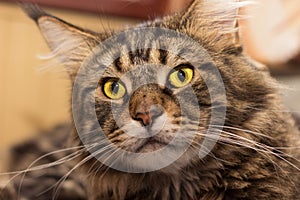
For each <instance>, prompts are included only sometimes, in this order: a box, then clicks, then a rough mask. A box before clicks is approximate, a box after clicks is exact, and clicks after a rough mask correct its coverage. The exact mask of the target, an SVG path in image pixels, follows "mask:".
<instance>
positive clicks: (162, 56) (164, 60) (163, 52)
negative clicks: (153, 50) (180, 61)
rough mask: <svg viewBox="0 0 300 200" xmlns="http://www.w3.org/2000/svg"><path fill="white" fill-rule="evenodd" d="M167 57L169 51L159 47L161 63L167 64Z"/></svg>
mask: <svg viewBox="0 0 300 200" xmlns="http://www.w3.org/2000/svg"><path fill="white" fill-rule="evenodd" d="M167 57H168V51H166V50H163V49H159V61H160V62H161V64H163V65H166V64H167Z"/></svg>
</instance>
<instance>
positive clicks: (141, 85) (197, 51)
mask: <svg viewBox="0 0 300 200" xmlns="http://www.w3.org/2000/svg"><path fill="white" fill-rule="evenodd" d="M220 3H224V5H225V6H224V5H223V4H220ZM244 5H245V3H241V2H236V1H234V0H232V1H224V2H223V1H222V0H215V1H205V0H203V1H197V0H195V1H193V2H192V3H191V4H190V6H189V7H188V8H187V9H186V10H185V11H184V12H182V13H180V14H175V15H173V16H169V17H165V18H163V19H160V20H154V21H151V22H148V23H144V24H141V25H139V26H136V27H133V28H130V29H128V30H125V32H124V33H125V36H122V32H121V33H115V35H118V37H117V39H115V35H113V34H111V33H94V32H91V31H87V30H83V29H81V28H78V27H75V26H73V25H70V24H68V23H66V22H64V21H62V20H60V19H58V18H55V17H52V16H51V15H49V14H47V13H44V12H43V11H41V10H39V9H38V8H36V7H32V6H29V7H25V9H26V11H27V12H28V13H29V15H30V16H31V17H32V18H34V19H35V20H36V22H37V23H38V25H39V28H40V29H41V31H42V33H43V35H44V37H45V39H46V41H47V42H48V44H49V46H50V48H51V49H52V50H53V52H54V54H55V56H56V57H57V59H58V60H60V61H61V62H62V63H63V64H64V65H65V66H66V69H67V70H68V72H69V74H70V77H71V79H72V81H73V83H74V89H73V99H72V100H73V104H72V111H73V115H74V113H77V114H75V115H74V120H75V124H76V125H77V126H76V128H77V132H78V133H79V136H80V139H81V142H83V143H84V144H86V143H88V144H89V145H91V144H95V143H97V144H98V145H96V147H95V146H92V147H91V148H90V149H93V150H92V154H93V155H94V156H97V155H103V154H104V155H105V156H104V157H105V158H107V157H108V156H107V155H112V152H114V153H115V152H117V150H118V151H119V150H120V151H121V152H123V151H126V152H130V153H138V156H135V157H134V156H133V157H130V158H129V159H127V162H125V163H126V165H129V163H130V165H131V166H132V165H133V166H134V167H138V168H145V165H148V164H151V162H153V160H151V159H150V160H148V161H145V162H146V164H136V163H138V162H135V161H136V160H135V159H136V157H139V155H140V153H152V152H159V150H163V149H164V148H165V147H168V152H169V157H172V158H176V159H171V160H174V162H173V165H174V166H176V167H178V168H180V167H183V166H187V165H189V164H190V163H192V162H193V161H195V160H199V155H198V154H199V149H200V147H201V144H202V143H203V142H204V140H205V136H206V135H207V132H208V130H209V127H210V125H211V121H212V119H213V125H214V126H216V125H219V126H220V127H221V126H222V125H223V122H224V121H225V120H226V122H227V123H233V124H235V125H239V124H241V123H242V122H243V120H245V119H247V118H248V117H249V116H250V115H251V112H250V111H249V110H247V108H248V107H249V106H252V105H257V102H260V105H262V103H261V102H262V101H263V99H265V98H264V97H265V95H266V94H267V93H268V90H269V89H268V88H266V87H265V85H266V84H265V83H264V80H265V78H264V74H263V73H262V72H260V70H259V68H258V67H257V66H255V65H254V64H253V63H251V61H250V60H249V59H248V58H246V57H245V56H243V54H242V52H241V44H239V43H238V42H237V41H238V40H237V37H238V36H237V33H236V22H237V10H238V8H239V7H241V6H244ZM149 28H156V29H160V30H161V32H160V33H159V34H156V32H155V31H154V32H152V31H149ZM141 30H142V31H141ZM165 30H168V31H169V32H166V31H165ZM120 35H121V36H120ZM185 37H187V38H188V39H185ZM111 38H113V39H111ZM191 40H192V42H191ZM107 43H109V44H110V45H111V46H110V47H108V46H105V44H107ZM197 45H200V46H201V47H202V48H198V47H197ZM214 69H216V70H217V72H218V73H214ZM218 77H221V78H222V80H220V79H219V78H218ZM249 77H250V78H249ZM233 83H235V84H233ZM233 85H234V86H233ZM249 91H251V92H249ZM224 95H225V96H227V97H226V98H224ZM212 96H213V97H212ZM227 100H228V101H229V103H227ZM91 105H92V107H91ZM232 105H234V106H232ZM225 111H227V112H226V113H225V115H226V119H225V116H224V115H223V114H224V112H225ZM78 113H79V114H78ZM91 113H94V114H93V115H92V117H90V118H89V117H88V116H89V115H90V114H91ZM213 113H217V116H218V117H212V116H213ZM93 116H94V118H95V119H96V120H95V119H94V118H93ZM224 123H225V122H224ZM78 126H79V128H78ZM97 129H101V133H102V132H103V137H100V138H99V133H98V132H95V130H97ZM214 133H216V132H214ZM209 139H210V141H211V140H216V138H212V137H210V138H209ZM104 140H105V142H104ZM172 141H173V143H172ZM170 144H171V145H170ZM103 149H105V151H104V150H103ZM116 149H117V150H116ZM210 150H211V147H208V146H205V149H204V152H206V153H209V151H210ZM181 152H182V153H181ZM175 154H180V155H179V156H178V157H176V156H173V155H175ZM134 155H136V154H134ZM154 155H155V156H157V154H154ZM155 156H154V157H155ZM164 156H165V155H164ZM164 156H162V157H160V158H159V159H158V160H156V161H157V162H158V163H163V160H164V159H165V157H166V156H165V157H164ZM117 157H124V155H123V154H118V156H115V157H114V156H112V157H111V159H112V160H114V159H116V158H117ZM179 158H180V159H179ZM144 160H147V159H144ZM121 163H124V161H123V162H121Z"/></svg>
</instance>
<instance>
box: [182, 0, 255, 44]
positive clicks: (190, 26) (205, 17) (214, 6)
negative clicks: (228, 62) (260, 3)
mask: <svg viewBox="0 0 300 200" xmlns="http://www.w3.org/2000/svg"><path fill="white" fill-rule="evenodd" d="M251 3H252V2H251V1H244V0H193V1H192V2H191V3H190V5H189V6H188V7H187V8H186V9H185V10H184V11H183V12H182V13H181V14H180V15H179V19H180V24H181V26H182V27H184V28H186V30H187V32H188V33H190V34H191V35H192V36H195V37H196V38H197V37H198V38H201V39H207V40H210V41H211V42H214V43H215V44H220V43H222V44H221V45H225V42H226V43H227V45H229V44H230V45H232V44H237V45H238V44H239V42H240V41H239V34H238V20H239V19H241V15H240V14H239V9H240V8H242V7H245V6H247V5H249V4H251ZM205 37H207V38H205Z"/></svg>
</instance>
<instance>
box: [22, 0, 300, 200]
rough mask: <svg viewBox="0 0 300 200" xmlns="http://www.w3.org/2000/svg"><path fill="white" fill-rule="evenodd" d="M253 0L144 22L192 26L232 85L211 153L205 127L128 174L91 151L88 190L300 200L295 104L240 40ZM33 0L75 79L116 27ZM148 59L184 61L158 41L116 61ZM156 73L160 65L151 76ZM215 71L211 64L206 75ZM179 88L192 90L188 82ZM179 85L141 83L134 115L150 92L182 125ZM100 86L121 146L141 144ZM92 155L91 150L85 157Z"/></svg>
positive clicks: (202, 2) (102, 118) (130, 196)
mask: <svg viewBox="0 0 300 200" xmlns="http://www.w3.org/2000/svg"><path fill="white" fill-rule="evenodd" d="M244 5H245V4H244V3H240V2H237V1H235V0H228V1H225V0H223V1H222V0H210V1H209V0H195V1H193V2H192V3H191V4H190V5H189V6H188V8H187V9H186V10H185V11H184V12H182V13H178V14H174V15H172V16H168V17H165V18H162V19H157V20H154V21H149V22H147V23H144V24H141V25H139V26H138V27H161V28H168V29H172V30H175V31H177V32H180V33H184V34H187V35H188V36H190V37H191V38H193V39H194V40H196V41H197V42H198V43H199V44H201V45H202V46H203V47H204V48H205V49H206V51H207V52H208V53H209V54H210V55H211V57H212V59H213V60H214V62H215V64H216V66H217V67H218V69H219V71H220V73H221V76H222V79H223V81H224V85H225V90H226V96H227V105H226V108H227V113H226V121H225V125H224V127H222V132H221V138H220V139H219V141H218V142H217V144H216V145H215V147H214V149H213V150H212V152H211V153H210V154H209V155H207V156H206V157H205V158H203V159H199V158H198V157H197V156H196V155H195V150H197V148H199V146H197V144H198V143H197V142H199V141H201V138H202V136H201V134H200V133H199V136H197V138H196V139H195V145H194V146H191V147H190V148H189V149H188V150H187V151H186V152H185V154H184V155H183V156H182V157H181V158H180V159H179V160H178V161H176V162H175V163H173V164H171V165H170V166H168V167H166V168H165V169H162V170H158V171H154V172H147V173H137V174H135V173H125V172H120V171H117V170H114V169H111V168H108V167H105V166H103V165H102V164H101V163H100V162H99V161H97V160H96V159H94V158H91V159H88V161H87V162H84V163H83V164H82V165H81V166H79V167H75V168H80V169H79V171H77V173H79V174H80V175H81V176H82V177H83V180H84V181H82V183H83V185H84V188H85V190H86V192H87V197H86V198H87V199H90V200H96V199H127V200H134V199H136V200H137V199H149V200H150V199H174V200H177V199H178V200H179V199H204V200H205V199H290V200H293V199H299V196H300V191H299V187H300V171H299V167H300V163H299V160H298V159H300V156H299V154H300V153H299V149H298V148H299V146H300V134H299V129H298V127H297V126H296V125H295V121H294V120H293V118H292V116H291V115H290V114H289V113H286V112H281V111H283V110H286V109H285V107H284V106H283V105H282V102H281V100H280V97H279V95H278V94H277V90H276V87H277V83H276V82H275V81H274V80H273V79H272V78H271V77H270V75H269V72H268V70H267V69H266V68H265V67H264V66H261V65H259V64H257V63H255V62H254V61H252V60H251V59H250V58H248V57H247V55H245V54H244V53H243V49H242V44H240V43H239V42H238V41H239V40H238V39H237V33H236V31H237V30H236V29H235V27H236V21H237V10H238V8H239V7H242V6H244ZM23 7H24V9H25V11H26V12H27V13H28V15H29V16H30V17H31V18H33V19H34V20H35V21H36V23H37V24H38V26H39V28H40V29H41V32H42V34H43V35H44V37H45V39H46V41H47V42H48V43H49V46H50V48H51V49H52V50H53V51H55V56H57V58H58V59H59V60H60V61H61V62H63V63H64V64H65V66H66V68H67V70H68V72H69V74H70V76H71V79H72V80H74V78H75V77H76V74H77V70H78V68H79V66H80V65H81V63H82V61H83V60H84V59H85V58H86V57H87V55H89V54H90V53H91V52H92V49H93V48H94V47H95V46H96V45H98V44H99V43H101V41H103V40H104V39H105V38H108V37H109V36H111V34H112V33H94V32H92V31H86V30H83V29H80V28H77V27H75V26H73V25H70V24H68V23H66V22H64V21H62V20H60V19H58V18H55V17H53V16H51V15H49V14H47V13H45V12H44V11H42V10H40V9H39V8H37V7H35V6H32V5H24V6H23ZM133 28H134V27H133ZM145 38H146V40H147V35H145ZM68 40H69V42H68ZM132 40H134V38H132ZM179 48H180V46H179ZM147 63H154V64H164V65H167V66H172V67H175V66H177V65H178V63H179V64H180V63H182V61H180V59H179V58H174V57H172V55H170V54H168V52H164V51H159V50H155V49H150V50H142V51H140V52H137V51H136V52H131V53H130V54H122V56H121V57H120V58H119V59H118V60H117V61H115V62H114V64H113V65H112V66H109V68H108V70H109V71H111V72H113V73H115V74H120V75H121V74H124V73H126V72H128V71H129V70H131V69H133V67H134V66H135V65H137V64H140V65H143V64H147ZM141 71H142V70H141ZM155 74H157V71H156V70H155V69H154V70H153V72H151V73H149V74H146V75H149V76H151V75H155ZM208 75H209V74H208V72H204V74H201V76H208ZM135 76H136V77H134V76H132V77H131V78H132V81H133V82H134V81H135V79H138V78H139V77H138V74H136V75H135ZM191 84H192V87H193V89H194V90H195V91H196V95H197V98H198V101H199V104H200V107H201V108H202V109H203V113H202V114H201V121H200V122H199V123H200V125H199V128H200V129H201V128H202V129H205V128H207V126H208V122H207V121H208V119H209V116H210V108H209V105H210V99H209V98H208V91H207V88H206V86H205V84H204V83H203V80H201V78H200V76H199V74H198V75H197V74H195V77H194V80H193V82H192V83H191ZM145 91H146V92H145ZM177 92H178V93H184V90H181V91H177ZM169 93H172V92H170V91H169ZM169 93H168V92H166V91H165V90H162V89H161V88H159V87H158V86H157V85H148V86H143V87H141V88H139V90H138V91H137V92H136V93H134V95H133V96H132V97H131V100H130V104H129V105H130V113H131V116H133V115H134V114H132V113H135V112H136V110H137V107H138V106H137V105H139V104H140V103H141V102H142V99H143V96H144V95H148V97H146V98H148V100H149V99H151V104H160V105H161V106H163V107H164V108H165V112H167V113H168V114H170V115H172V116H173V117H174V118H173V121H172V123H174V124H175V123H176V120H177V119H178V115H180V112H178V110H179V106H178V105H177V103H176V101H175V100H174V99H173V98H172V94H169ZM97 95H98V96H96V102H97V104H96V113H97V117H98V121H99V123H100V125H101V126H102V127H103V130H104V132H105V134H106V135H107V137H108V138H109V139H110V140H111V141H112V142H114V143H115V145H117V146H120V147H122V148H125V149H128V150H130V151H135V149H134V145H125V146H121V144H122V142H124V141H126V140H129V139H130V138H125V139H123V137H125V136H124V134H123V133H122V132H121V131H119V130H118V127H116V123H115V122H114V120H113V117H112V114H111V109H110V106H111V105H110V104H109V102H110V100H107V99H105V98H104V97H103V94H101V91H100V90H99V91H98V92H97ZM101 95H102V96H101ZM187 95H188V94H187ZM115 104H116V105H117V103H115ZM78 106H79V105H78ZM120 116H122V112H121V113H120ZM120 118H122V117H120ZM124 120H125V119H124ZM124 123H126V122H124ZM166 133H167V132H166ZM72 134H73V137H72V139H73V144H72V145H74V146H75V145H82V143H81V141H80V140H79V138H78V136H77V132H76V131H73V133H72ZM171 134H172V133H170V135H171ZM166 135H167V134H166ZM170 135H168V136H170ZM165 137H167V136H165ZM186 137H188V136H186ZM162 138H163V139H165V140H167V139H166V138H164V137H163V136H162ZM136 142H138V141H136ZM88 156H89V153H87V152H85V153H84V154H82V155H80V159H79V160H78V161H77V162H80V161H82V160H83V159H85V158H87V157H88Z"/></svg>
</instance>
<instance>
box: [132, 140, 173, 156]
mask: <svg viewBox="0 0 300 200" xmlns="http://www.w3.org/2000/svg"><path fill="white" fill-rule="evenodd" d="M166 145H168V144H167V143H165V142H162V141H159V140H157V139H155V138H153V137H151V138H148V139H146V140H145V142H144V143H143V144H142V145H141V146H139V147H138V148H137V150H136V152H137V153H148V152H153V151H157V150H160V149H162V148H163V147H165V146H166Z"/></svg>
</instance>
